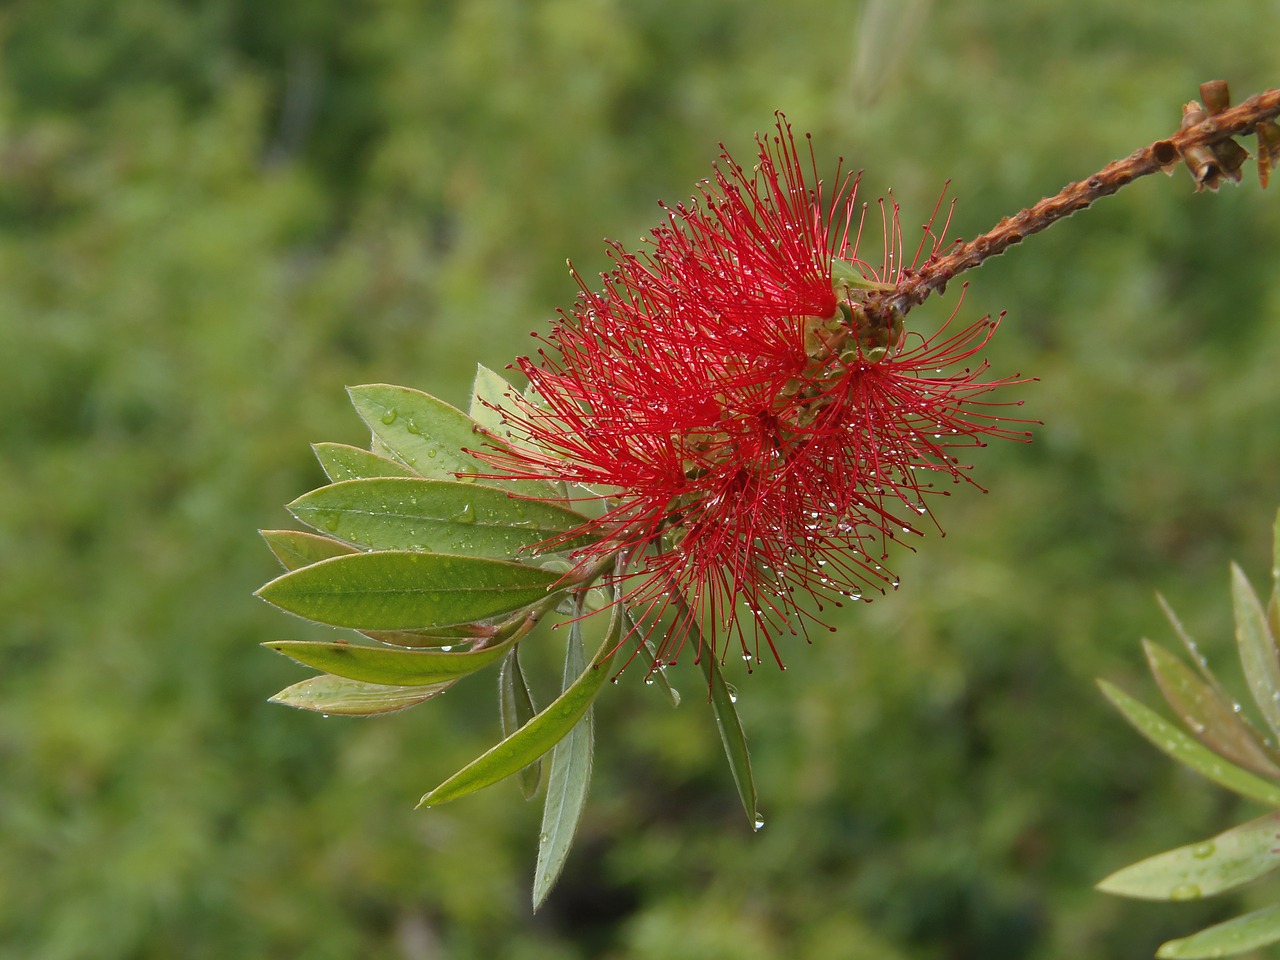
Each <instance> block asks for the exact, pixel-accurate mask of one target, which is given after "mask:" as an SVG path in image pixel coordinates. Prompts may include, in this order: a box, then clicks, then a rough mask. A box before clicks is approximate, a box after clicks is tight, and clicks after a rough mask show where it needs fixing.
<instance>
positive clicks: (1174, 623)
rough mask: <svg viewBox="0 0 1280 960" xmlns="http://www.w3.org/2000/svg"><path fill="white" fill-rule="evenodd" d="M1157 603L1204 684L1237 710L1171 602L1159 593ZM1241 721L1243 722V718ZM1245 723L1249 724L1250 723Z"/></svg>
mask: <svg viewBox="0 0 1280 960" xmlns="http://www.w3.org/2000/svg"><path fill="white" fill-rule="evenodd" d="M1156 602H1157V603H1159V604H1160V609H1161V610H1162V611H1163V612H1164V615H1165V619H1167V620H1168V621H1169V625H1170V626H1171V627H1173V632H1174V633H1176V634H1177V635H1178V639H1179V640H1181V641H1182V646H1183V647H1184V648H1185V649H1186V651H1187V655H1188V656H1189V657H1191V662H1192V663H1193V664H1194V665H1195V667H1196V670H1197V671H1199V673H1200V676H1202V677H1203V678H1204V682H1205V683H1206V684H1208V685H1209V686H1210V687H1211V688H1212V689H1213V691H1214V693H1215V694H1217V696H1218V699H1219V700H1222V701H1223V702H1224V703H1231V704H1233V706H1232V709H1233V710H1235V706H1234V701H1233V700H1232V699H1231V696H1230V695H1229V694H1228V693H1227V691H1226V688H1225V687H1223V686H1222V684H1221V683H1219V682H1218V678H1217V677H1215V676H1214V675H1213V671H1212V670H1210V669H1209V662H1208V661H1207V660H1205V658H1204V655H1203V654H1202V653H1201V652H1200V647H1199V646H1198V645H1197V644H1196V642H1195V640H1194V639H1192V637H1191V634H1189V633H1188V632H1187V628H1186V627H1184V626H1183V625H1182V621H1181V620H1179V619H1178V615H1177V614H1176V613H1174V612H1173V607H1171V606H1169V601H1168V600H1166V599H1165V598H1164V595H1163V594H1160V593H1157V594H1156ZM1237 712H1238V711H1237ZM1241 719H1242V720H1243V718H1241ZM1244 722H1246V723H1247V722H1248V721H1247V720H1246V721H1244Z"/></svg>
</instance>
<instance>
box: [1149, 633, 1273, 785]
mask: <svg viewBox="0 0 1280 960" xmlns="http://www.w3.org/2000/svg"><path fill="white" fill-rule="evenodd" d="M1142 648H1143V650H1144V651H1145V652H1146V655H1147V663H1148V664H1149V665H1150V666H1151V673H1152V675H1154V676H1155V678H1156V683H1157V684H1159V686H1160V691H1161V693H1163V694H1164V698H1165V700H1166V701H1167V702H1168V704H1169V706H1170V707H1171V708H1172V709H1173V712H1174V713H1175V714H1177V715H1178V718H1179V719H1181V720H1182V722H1183V723H1184V724H1186V725H1187V728H1188V729H1189V730H1190V731H1191V733H1192V734H1193V735H1194V736H1195V737H1196V739H1197V740H1199V741H1200V742H1201V743H1204V744H1206V745H1207V746H1208V747H1209V748H1210V749H1212V750H1213V751H1214V752H1215V753H1218V754H1221V755H1222V756H1224V757H1226V758H1227V759H1228V760H1231V761H1233V762H1235V763H1238V764H1240V765H1241V766H1242V767H1246V768H1247V769H1249V770H1252V771H1253V772H1254V773H1259V774H1262V775H1263V776H1266V777H1271V778H1274V779H1280V767H1278V766H1276V764H1275V763H1274V762H1273V761H1272V759H1271V757H1270V755H1269V754H1268V752H1267V750H1266V747H1264V746H1263V745H1262V743H1261V741H1260V739H1259V738H1258V736H1257V734H1256V733H1255V732H1254V730H1253V728H1252V726H1251V725H1250V724H1248V723H1247V722H1246V721H1245V719H1244V718H1243V717H1242V716H1241V715H1240V714H1239V713H1238V712H1236V710H1235V709H1234V707H1233V706H1232V704H1231V701H1230V700H1229V699H1227V698H1226V697H1224V696H1222V695H1221V694H1219V693H1218V692H1217V691H1216V690H1215V689H1214V688H1213V687H1211V686H1209V685H1208V684H1207V683H1205V682H1203V681H1202V680H1201V679H1200V678H1199V677H1197V676H1196V674H1195V672H1194V671H1192V670H1191V669H1190V668H1189V667H1187V665H1186V664H1184V663H1183V662H1182V661H1181V660H1179V659H1178V658H1177V657H1175V656H1174V655H1173V654H1172V653H1169V652H1168V651H1166V650H1165V649H1164V648H1163V647H1159V646H1157V645H1156V644H1154V643H1152V642H1151V641H1150V640H1143V641H1142Z"/></svg>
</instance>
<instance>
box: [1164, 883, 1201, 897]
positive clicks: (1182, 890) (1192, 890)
mask: <svg viewBox="0 0 1280 960" xmlns="http://www.w3.org/2000/svg"><path fill="white" fill-rule="evenodd" d="M1169 899H1170V900H1199V899H1200V888H1199V887H1197V886H1196V885H1195V884H1194V883H1180V884H1178V885H1177V886H1176V887H1174V888H1173V889H1172V890H1170V891H1169Z"/></svg>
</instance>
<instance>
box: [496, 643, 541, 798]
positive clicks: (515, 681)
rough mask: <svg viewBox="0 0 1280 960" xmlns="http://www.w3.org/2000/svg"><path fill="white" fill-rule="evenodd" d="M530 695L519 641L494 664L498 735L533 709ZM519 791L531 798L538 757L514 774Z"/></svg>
mask: <svg viewBox="0 0 1280 960" xmlns="http://www.w3.org/2000/svg"><path fill="white" fill-rule="evenodd" d="M537 712H538V711H537V709H536V708H535V707H534V705H533V695H532V694H531V693H530V692H529V684H528V683H527V682H526V681H525V679H524V671H523V670H522V669H520V645H519V644H517V645H516V646H514V647H512V648H511V650H510V652H509V653H508V654H507V656H506V659H504V660H503V661H502V666H501V667H499V668H498V717H499V719H500V720H501V721H502V735H503V737H509V736H511V735H512V734H513V733H515V732H516V731H517V730H519V729H520V728H521V727H523V726H524V725H525V724H526V723H528V722H529V721H530V720H532V719H533V717H534V715H535V714H536V713H537ZM517 779H518V780H519V782H520V792H521V793H523V794H524V798H525V799H526V800H532V799H533V797H534V794H536V793H537V792H538V784H539V782H540V781H541V780H542V761H541V760H535V761H534V762H533V763H531V764H529V765H528V766H527V767H524V768H522V769H521V770H520V773H519V774H518V776H517Z"/></svg>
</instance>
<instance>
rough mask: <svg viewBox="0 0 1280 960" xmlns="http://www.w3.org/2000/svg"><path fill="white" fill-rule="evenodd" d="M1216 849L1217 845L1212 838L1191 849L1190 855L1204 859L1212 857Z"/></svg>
mask: <svg viewBox="0 0 1280 960" xmlns="http://www.w3.org/2000/svg"><path fill="white" fill-rule="evenodd" d="M1217 849H1218V848H1217V846H1215V845H1214V843H1213V841H1212V840H1206V841H1205V842H1204V843H1202V844H1199V845H1198V846H1196V847H1195V848H1194V849H1192V851H1191V855H1192V856H1193V857H1196V858H1197V859H1200V860H1204V859H1206V858H1208V857H1212V856H1213V855H1214V853H1215V852H1216V851H1217Z"/></svg>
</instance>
